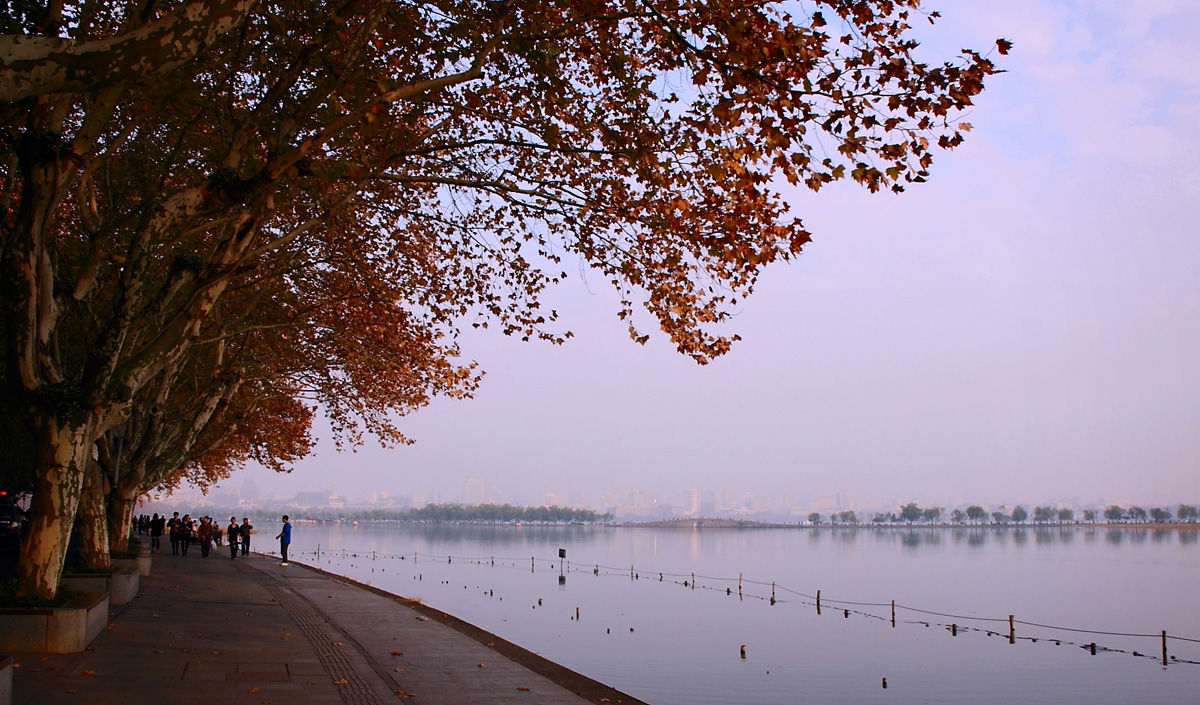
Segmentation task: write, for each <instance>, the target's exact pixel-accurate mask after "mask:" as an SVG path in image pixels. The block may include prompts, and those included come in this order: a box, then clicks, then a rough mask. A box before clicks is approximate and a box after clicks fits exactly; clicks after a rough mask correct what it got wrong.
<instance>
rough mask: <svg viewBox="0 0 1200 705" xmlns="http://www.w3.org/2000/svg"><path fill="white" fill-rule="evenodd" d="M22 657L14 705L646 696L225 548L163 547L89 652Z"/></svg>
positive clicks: (311, 573) (361, 591) (422, 611)
mask: <svg viewBox="0 0 1200 705" xmlns="http://www.w3.org/2000/svg"><path fill="white" fill-rule="evenodd" d="M16 662H17V663H18V664H19V665H20V666H19V668H17V669H16V670H15V671H14V676H13V703H14V705H25V704H26V703H29V704H34V703H36V704H37V705H56V704H58V703H69V704H71V705H84V704H90V703H105V704H112V703H171V704H172V705H186V704H188V703H205V704H206V705H211V704H214V703H217V704H219V705H237V704H241V703H246V704H253V705H272V704H274V705H283V704H285V703H286V704H288V705H295V704H298V703H304V704H306V705H307V704H312V705H324V704H329V705H334V704H337V705H340V704H341V703H347V704H348V705H360V704H361V705H373V704H377V703H393V702H412V703H417V704H420V703H429V704H430V705H433V704H446V705H457V704H465V703H489V704H490V703H496V704H498V705H503V704H506V703H513V704H519V705H559V704H562V705H583V704H584V703H589V702H591V703H597V704H599V703H613V704H618V703H623V704H624V705H644V704H642V703H640V701H638V700H637V699H635V698H632V697H630V696H628V695H625V694H623V693H619V692H617V691H615V690H613V689H611V688H608V687H606V686H603V685H601V684H599V683H596V682H595V681H592V680H590V679H588V678H585V677H583V676H581V675H579V674H577V673H575V672H573V671H570V670H568V669H566V668H563V667H562V666H558V665H557V664H553V663H551V662H549V661H546V660H545V659H543V658H541V657H539V656H537V655H535V654H532V653H530V652H528V651H525V650H523V649H521V648H520V647H517V646H515V645H513V644H510V643H508V642H506V641H504V640H502V639H499V638H498V637H495V636H493V635H491V634H488V633H486V632H483V631H482V630H479V629H477V628H475V627H472V626H471V625H468V624H465V623H463V622H460V621H458V620H456V619H454V618H453V617H450V616H449V615H445V614H444V613H441V612H438V611H437V610H433V609H431V608H428V607H425V606H423V605H414V604H410V603H406V602H404V601H402V600H399V599H397V598H395V597H393V596H390V595H387V594H386V593H382V592H380V591H377V590H374V589H372V588H368V587H365V586H361V585H357V584H354V583H351V582H348V581H346V580H344V579H341V578H336V577H333V576H330V575H327V574H324V573H322V572H319V571H317V570H314V569H310V568H307V567H305V566H302V565H300V564H297V563H294V562H293V563H292V564H291V565H288V566H286V567H284V566H280V565H279V561H278V559H274V560H272V559H271V558H270V557H268V556H262V555H252V556H249V557H247V558H243V557H239V558H238V559H236V560H230V558H229V554H228V551H227V550H225V549H220V550H218V549H214V551H213V554H212V555H211V556H209V557H208V558H207V559H205V558H201V557H200V556H199V555H198V553H197V554H196V555H188V556H178V557H176V556H171V555H163V554H158V555H155V556H154V566H153V572H152V575H151V576H150V577H148V578H143V579H142V587H141V593H140V595H139V596H138V597H136V598H134V600H133V601H132V602H131V603H130V604H129V605H127V606H124V607H120V608H117V609H116V610H115V612H114V613H113V614H112V615H111V618H110V624H109V625H108V629H107V630H106V631H105V632H104V633H103V634H101V635H100V636H99V637H98V638H97V639H96V641H95V642H94V643H93V644H92V645H91V647H90V648H89V649H88V650H87V651H84V652H83V653H80V654H72V655H63V656H39V655H29V654H17V655H16Z"/></svg>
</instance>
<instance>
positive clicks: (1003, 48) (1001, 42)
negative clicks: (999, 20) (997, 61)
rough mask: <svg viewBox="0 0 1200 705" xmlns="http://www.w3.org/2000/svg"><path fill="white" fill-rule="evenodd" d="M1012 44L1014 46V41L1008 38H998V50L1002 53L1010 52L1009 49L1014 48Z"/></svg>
mask: <svg viewBox="0 0 1200 705" xmlns="http://www.w3.org/2000/svg"><path fill="white" fill-rule="evenodd" d="M1012 46H1013V43H1012V42H1010V41H1008V40H1007V39H997V40H996V50H997V51H999V52H1000V54H1001V55H1006V54H1008V50H1009V49H1012Z"/></svg>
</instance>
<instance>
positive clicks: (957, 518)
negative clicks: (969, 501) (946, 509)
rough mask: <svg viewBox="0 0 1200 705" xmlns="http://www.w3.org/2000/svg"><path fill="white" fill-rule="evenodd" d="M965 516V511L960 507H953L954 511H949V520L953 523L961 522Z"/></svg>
mask: <svg viewBox="0 0 1200 705" xmlns="http://www.w3.org/2000/svg"><path fill="white" fill-rule="evenodd" d="M966 517H967V513H966V512H964V511H963V510H961V509H955V510H954V511H952V512H950V521H952V522H954V523H955V524H961V523H963V519H965V518H966Z"/></svg>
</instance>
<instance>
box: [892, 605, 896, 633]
mask: <svg viewBox="0 0 1200 705" xmlns="http://www.w3.org/2000/svg"><path fill="white" fill-rule="evenodd" d="M895 628H896V601H895V600H892V629H895Z"/></svg>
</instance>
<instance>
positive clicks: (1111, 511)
mask: <svg viewBox="0 0 1200 705" xmlns="http://www.w3.org/2000/svg"><path fill="white" fill-rule="evenodd" d="M1104 518H1105V519H1107V520H1108V521H1109V522H1118V521H1121V520H1122V519H1124V518H1125V510H1124V509H1122V508H1121V507H1119V506H1117V505H1115V504H1110V505H1109V506H1108V509H1105V510H1104Z"/></svg>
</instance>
